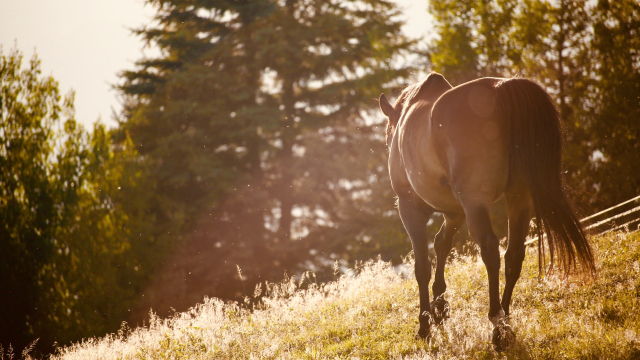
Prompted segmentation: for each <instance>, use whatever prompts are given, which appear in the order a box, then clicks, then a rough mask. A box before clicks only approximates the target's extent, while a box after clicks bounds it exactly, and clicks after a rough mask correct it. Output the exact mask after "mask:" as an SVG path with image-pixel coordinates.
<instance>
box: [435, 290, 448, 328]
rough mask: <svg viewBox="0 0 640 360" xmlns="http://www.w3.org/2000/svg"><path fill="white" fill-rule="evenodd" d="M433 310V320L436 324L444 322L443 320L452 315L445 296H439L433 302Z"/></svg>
mask: <svg viewBox="0 0 640 360" xmlns="http://www.w3.org/2000/svg"><path fill="white" fill-rule="evenodd" d="M431 312H432V313H433V322H434V323H435V324H436V325H440V324H442V322H444V321H445V320H447V319H448V318H450V317H451V309H450V308H449V302H448V301H447V300H445V299H444V297H443V296H438V298H436V299H435V300H433V301H432V302H431Z"/></svg>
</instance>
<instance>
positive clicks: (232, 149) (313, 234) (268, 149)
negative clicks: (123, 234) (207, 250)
mask: <svg viewBox="0 0 640 360" xmlns="http://www.w3.org/2000/svg"><path fill="white" fill-rule="evenodd" d="M149 3H151V4H153V5H155V6H157V8H158V14H157V16H156V24H157V26H156V27H154V28H143V29H140V30H139V34H141V35H142V36H143V37H144V38H145V39H146V40H148V41H150V42H151V43H152V44H154V45H157V46H158V47H160V49H161V50H162V56H161V57H160V58H159V59H146V60H142V61H140V62H139V63H138V68H137V69H136V70H135V71H129V72H125V73H123V78H124V82H123V84H122V86H121V87H120V89H121V91H122V93H123V94H124V95H125V97H126V98H127V104H128V106H127V111H126V113H125V114H124V116H123V120H122V122H121V129H122V130H123V131H125V130H126V131H128V132H129V133H130V134H131V137H132V140H133V142H134V143H135V144H136V147H137V149H138V151H139V152H140V154H141V155H142V156H143V157H144V159H145V161H146V162H147V163H148V164H150V167H151V169H152V173H151V174H152V175H151V176H152V177H153V178H154V179H155V181H157V184H158V187H157V191H158V192H159V194H160V196H161V198H162V199H164V203H163V206H161V207H159V208H158V209H157V216H158V217H162V218H164V219H167V222H170V221H174V223H175V219H176V218H179V219H180V229H181V236H186V237H185V238H184V240H183V242H188V239H195V238H197V237H198V236H202V237H204V239H205V240H203V241H208V242H209V243H210V244H215V249H214V250H213V253H214V254H215V255H213V256H214V259H215V260H216V261H212V263H211V264H210V270H209V271H210V272H213V273H215V274H216V275H215V278H214V279H212V280H211V281H210V283H215V284H218V285H216V287H215V289H213V290H211V292H209V295H216V296H222V297H226V298H230V297H234V296H235V295H241V294H242V286H241V283H240V281H239V280H236V281H233V282H232V281H231V280H229V279H231V278H232V276H233V275H234V274H235V273H236V264H238V265H240V267H241V268H242V269H243V273H244V274H245V275H246V276H248V277H249V279H250V280H249V283H248V284H247V286H248V287H249V286H251V285H252V284H254V283H255V282H256V281H258V280H259V279H265V278H266V279H272V280H275V279H278V278H280V277H281V276H282V272H283V270H289V271H297V270H296V269H299V266H300V265H301V264H302V263H305V262H306V261H311V260H313V259H314V258H318V257H319V256H320V255H321V254H322V253H324V256H325V257H326V258H327V259H330V258H331V257H333V258H343V257H345V256H346V255H345V252H349V251H348V250H345V249H346V247H347V246H348V244H345V245H344V246H336V245H335V243H334V242H332V239H328V240H327V241H325V243H322V242H321V239H322V238H323V237H324V238H325V239H327V237H328V236H332V235H330V233H331V232H332V231H334V230H336V231H337V229H340V231H346V228H347V227H348V226H347V225H349V224H351V225H352V226H351V228H350V230H349V231H348V232H347V233H348V234H351V235H347V233H345V234H344V237H345V238H348V237H351V239H352V242H357V240H355V238H356V236H358V235H359V234H360V233H361V232H363V229H362V227H364V228H366V227H367V226H369V227H371V228H375V227H376V226H374V225H375V224H376V222H378V218H382V217H383V215H382V214H385V213H386V214H387V215H384V216H386V217H387V218H389V217H391V218H393V216H394V215H393V214H394V210H393V199H392V195H391V193H390V192H389V191H388V190H387V189H386V188H385V187H384V186H381V187H378V186H377V185H378V184H379V183H384V184H385V185H388V180H387V176H386V159H385V155H384V154H385V151H384V142H383V140H382V138H381V136H382V134H381V133H382V131H381V129H378V128H376V127H375V126H377V123H376V121H375V120H372V117H371V116H370V115H367V113H368V112H369V111H372V110H373V109H375V108H376V106H377V103H376V101H375V99H376V98H377V97H378V95H379V94H380V92H382V91H384V90H388V89H389V88H396V87H397V86H399V85H400V84H401V83H402V81H403V79H404V78H406V77H407V76H408V75H409V72H410V71H411V68H410V67H409V66H404V67H402V66H401V67H400V68H398V67H397V66H396V64H397V63H398V61H399V60H400V58H399V56H400V55H402V54H403V53H407V50H408V49H409V47H410V46H411V42H409V41H407V40H406V39H405V38H404V37H403V36H402V35H401V32H400V26H401V23H400V22H398V21H395V20H390V19H392V18H393V17H394V16H395V15H397V10H396V9H395V7H394V5H393V4H392V3H391V2H388V1H373V0H371V1H353V2H352V1H348V2H338V1H327V0H322V1H309V0H305V1H302V0H301V1H293V0H290V1H284V2H275V1H251V2H243V1H240V2H226V1H185V0H174V1H149ZM365 119H366V120H365ZM372 152H373V153H372ZM365 153H366V154H369V155H368V156H367V157H365V158H363V157H356V156H355V154H359V155H363V154H365ZM365 159H366V160H365ZM359 171H361V172H359ZM371 187H373V188H376V189H382V188H385V190H384V191H383V192H382V194H380V193H370V192H368V191H367V188H368V189H370V188H371ZM356 194H360V195H356ZM358 196H360V199H361V200H359V198H358ZM380 198H384V199H385V200H384V201H382V202H383V203H385V205H384V206H381V205H379V204H378V205H375V206H372V208H371V209H368V210H367V211H368V212H369V213H368V214H367V215H364V213H365V210H364V208H362V207H360V206H354V204H352V202H358V201H364V202H365V203H368V202H375V201H378V200H379V199H380ZM373 199H375V200H373ZM358 217H361V218H363V219H362V221H363V223H362V224H361V225H362V227H358V228H356V226H355V225H356V223H355V222H354V221H353V220H354V219H356V218H358ZM395 221H397V219H396V220H395ZM397 225H398V226H399V223H397ZM364 232H365V233H366V232H368V231H367V230H364ZM360 236H361V237H362V236H364V235H360ZM301 238H304V240H303V241H297V240H299V239H301ZM366 238H367V239H369V238H370V236H369V235H368V236H367V237H366ZM331 254H333V255H331ZM317 260H318V261H317V263H322V262H323V261H322V260H319V259H317ZM327 261H331V262H332V261H333V260H327ZM236 277H237V276H236Z"/></svg>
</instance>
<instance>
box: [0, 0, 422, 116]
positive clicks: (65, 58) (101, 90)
mask: <svg viewBox="0 0 640 360" xmlns="http://www.w3.org/2000/svg"><path fill="white" fill-rule="evenodd" d="M396 1H397V2H398V4H399V5H400V6H401V7H402V8H403V9H406V10H405V14H406V17H407V19H408V23H407V25H406V26H405V28H404V30H405V32H406V33H407V34H408V35H410V36H412V37H418V36H424V35H425V34H426V33H427V31H428V29H429V26H430V22H431V21H430V17H429V15H428V14H427V12H426V8H427V0H421V1H420V0H396ZM153 14H154V9H153V8H152V7H151V6H148V5H147V6H145V5H144V1H143V0H58V1H52V0H0V44H2V46H3V53H4V54H6V53H7V52H8V51H9V50H10V49H11V48H13V47H14V42H15V41H17V45H18V49H19V50H20V51H22V53H23V54H24V56H25V60H24V61H23V64H24V63H25V62H27V61H28V60H29V59H30V58H31V56H32V55H33V51H34V49H35V51H36V53H37V54H38V57H39V58H40V60H41V62H42V70H43V74H45V75H53V77H54V78H55V79H56V80H58V82H59V83H60V91H61V92H62V93H63V94H66V93H67V92H68V91H69V90H70V89H74V90H75V92H76V99H75V105H76V120H78V121H79V122H80V123H82V124H84V125H85V126H86V127H89V128H91V126H92V124H93V123H94V122H95V121H96V120H98V119H99V118H101V119H102V122H103V123H106V124H107V125H108V126H114V125H115V122H114V121H113V119H112V118H111V114H112V109H113V110H115V111H116V112H119V111H120V109H121V108H122V107H121V105H120V103H119V101H118V99H117V94H116V92H115V91H114V90H112V85H114V84H116V83H118V82H119V79H118V76H117V74H118V73H119V72H120V71H122V70H130V69H133V67H134V62H135V61H136V60H138V59H140V58H142V56H143V52H142V45H143V44H142V41H141V40H140V39H139V38H138V37H136V36H135V35H132V34H131V32H130V30H129V28H137V27H140V26H142V25H146V24H148V23H149V22H150V20H151V18H152V17H153Z"/></svg>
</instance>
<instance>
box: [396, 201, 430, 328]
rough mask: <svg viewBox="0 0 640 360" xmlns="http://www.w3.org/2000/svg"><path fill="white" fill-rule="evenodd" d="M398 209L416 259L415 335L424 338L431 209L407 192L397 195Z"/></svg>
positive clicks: (427, 302) (427, 309)
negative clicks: (417, 326)
mask: <svg viewBox="0 0 640 360" xmlns="http://www.w3.org/2000/svg"><path fill="white" fill-rule="evenodd" d="M398 211H399V213H400V218H401V219H402V223H403V224H404V227H405V229H407V232H408V233H409V237H410V238H411V243H412V245H413V253H414V256H415V259H416V263H415V273H416V280H417V281H418V290H419V293H420V315H419V316H418V319H419V321H420V329H419V330H418V333H417V336H418V337H420V338H422V339H424V338H426V337H428V336H429V331H430V327H431V307H430V305H429V280H430V279H431V262H430V261H429V250H428V241H427V240H428V239H427V221H428V220H429V217H430V216H431V214H433V209H432V208H431V207H430V206H428V205H427V204H426V203H425V202H424V201H422V199H420V198H419V197H418V196H416V195H415V194H413V192H409V193H407V194H402V195H399V196H398Z"/></svg>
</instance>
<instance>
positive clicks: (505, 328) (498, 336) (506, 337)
mask: <svg viewBox="0 0 640 360" xmlns="http://www.w3.org/2000/svg"><path fill="white" fill-rule="evenodd" d="M491 342H492V343H493V348H494V349H495V351H497V352H499V353H501V352H504V351H505V350H507V349H509V348H510V347H511V346H512V345H513V344H515V342H516V334H515V333H514V332H513V329H511V326H509V324H507V323H505V322H504V321H500V322H499V323H498V325H496V326H494V327H493V335H492V336H491Z"/></svg>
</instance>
